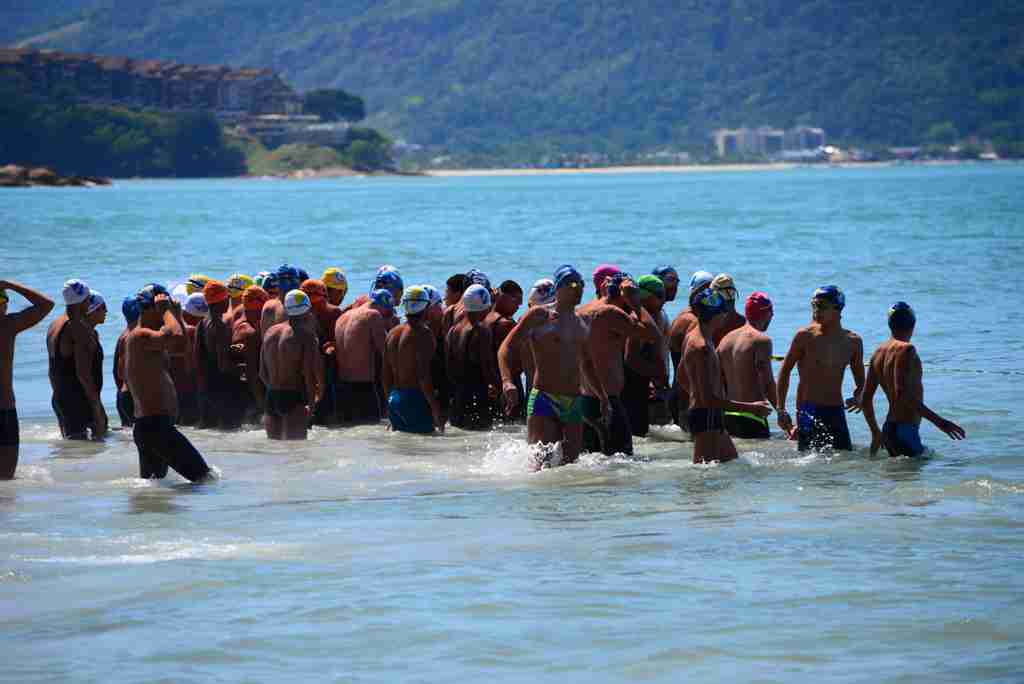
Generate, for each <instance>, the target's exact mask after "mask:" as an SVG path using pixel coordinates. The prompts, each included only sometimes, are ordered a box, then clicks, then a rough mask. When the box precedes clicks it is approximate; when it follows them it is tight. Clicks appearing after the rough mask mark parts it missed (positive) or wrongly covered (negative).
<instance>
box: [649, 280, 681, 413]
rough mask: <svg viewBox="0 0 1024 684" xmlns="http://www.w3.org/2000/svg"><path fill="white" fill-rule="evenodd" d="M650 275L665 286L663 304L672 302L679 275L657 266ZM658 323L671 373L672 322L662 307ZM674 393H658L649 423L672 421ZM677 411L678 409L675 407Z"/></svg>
mask: <svg viewBox="0 0 1024 684" xmlns="http://www.w3.org/2000/svg"><path fill="white" fill-rule="evenodd" d="M651 275H654V276H657V277H658V278H660V279H661V282H662V284H664V286H665V303H666V304H667V303H669V302H674V301H675V299H676V294H677V293H678V292H679V273H678V272H677V271H676V269H675V267H673V266H658V267H657V268H655V269H654V270H653V271H651ZM655 320H656V321H657V323H658V329H659V330H660V331H661V338H662V346H663V347H664V356H665V358H664V363H665V368H667V369H668V370H669V373H671V372H672V371H673V370H675V367H676V365H677V364H673V363H672V353H671V352H670V351H669V344H668V340H669V331H670V330H671V328H672V321H671V320H669V317H668V313H667V312H666V311H665V307H664V306H662V308H661V312H660V313H659V314H658V316H657V317H656V318H655ZM675 394H676V393H675V392H674V391H672V389H671V386H670V388H669V389H667V390H665V391H663V392H659V393H657V395H656V399H657V400H656V401H654V402H652V403H651V404H650V406H649V407H648V408H649V411H648V416H649V421H650V422H651V423H654V424H655V425H667V424H668V423H670V422H672V421H673V418H672V416H673V415H674V413H673V409H672V405H674V404H675V403H676V396H675ZM676 408H677V409H678V407H676Z"/></svg>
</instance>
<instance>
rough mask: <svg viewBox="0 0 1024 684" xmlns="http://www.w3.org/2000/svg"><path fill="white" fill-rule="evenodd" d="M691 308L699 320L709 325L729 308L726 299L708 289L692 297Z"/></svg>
mask: <svg viewBox="0 0 1024 684" xmlns="http://www.w3.org/2000/svg"><path fill="white" fill-rule="evenodd" d="M690 308H691V309H693V313H695V314H696V315H697V319H698V320H700V321H701V322H702V323H707V322H708V321H710V320H711V319H712V318H714V317H715V316H717V315H718V314H720V313H725V312H726V310H727V308H728V307H727V300H726V298H725V297H723V296H722V295H721V293H720V292H718V291H717V290H712V289H711V288H710V287H708V288H704V289H703V290H698V291H697V292H694V293H693V294H691V295H690Z"/></svg>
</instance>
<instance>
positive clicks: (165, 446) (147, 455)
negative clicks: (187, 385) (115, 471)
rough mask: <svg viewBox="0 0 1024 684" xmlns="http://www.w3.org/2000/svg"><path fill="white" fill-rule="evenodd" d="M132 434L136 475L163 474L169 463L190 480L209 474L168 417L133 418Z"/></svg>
mask: <svg viewBox="0 0 1024 684" xmlns="http://www.w3.org/2000/svg"><path fill="white" fill-rule="evenodd" d="M132 436H133V437H134V439H135V446H136V447H137V448H138V450H139V477H141V478H143V479H147V480H148V479H152V478H157V479H160V478H163V477H165V476H166V475H167V468H168V466H170V467H171V468H174V470H175V471H177V472H178V474H180V475H181V476H182V477H184V478H185V479H187V480H190V481H192V482H197V481H199V480H202V479H203V478H204V477H206V476H207V475H209V473H210V467H209V466H208V465H206V461H204V460H203V457H202V456H201V455H200V454H199V452H198V451H196V448H195V447H194V446H192V443H191V442H189V441H188V439H187V438H186V437H185V435H183V434H181V433H180V432H178V429H177V428H176V427H174V421H173V419H172V418H171V416H167V415H159V416H143V417H142V418H136V419H135V428H134V430H133V432H132Z"/></svg>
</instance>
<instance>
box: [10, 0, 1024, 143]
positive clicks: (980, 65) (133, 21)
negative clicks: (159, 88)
mask: <svg viewBox="0 0 1024 684" xmlns="http://www.w3.org/2000/svg"><path fill="white" fill-rule="evenodd" d="M340 5H341V3H338V4H335V3H327V2H323V1H315V0H292V1H291V2H287V3H282V2H279V1H278V0H273V1H271V0H174V1H173V2H172V1H169V0H166V1H154V2H146V3H140V2H137V0H106V1H104V0H93V1H91V2H90V1H80V2H77V3H67V2H57V1H56V0H42V1H40V2H37V3H34V4H33V16H32V17H31V18H26V17H25V16H24V15H25V12H24V11H23V10H22V11H21V14H20V15H19V16H17V17H15V16H13V15H12V14H11V13H12V12H14V13H17V12H19V10H10V9H0V24H6V25H7V28H5V29H4V34H3V35H4V36H5V39H6V40H7V41H8V42H9V43H10V42H15V41H19V40H20V41H27V43H28V44H32V45H35V46H39V47H54V48H61V49H67V50H77V51H90V52H100V53H111V54H122V55H131V56H148V57H160V58H167V59H175V60H180V61H186V62H198V63H229V64H232V65H256V66H269V67H272V68H275V69H277V70H279V71H281V72H282V73H283V75H284V76H285V78H286V79H287V80H289V81H290V82H292V83H293V84H295V85H296V86H298V87H301V88H307V89H311V88H318V87H330V86H335V87H341V88H344V89H345V90H348V91H350V92H357V93H360V95H363V96H364V97H365V99H366V103H367V110H368V111H370V112H373V116H372V117H371V118H370V120H369V121H368V123H370V124H371V125H375V126H378V127H383V128H384V129H386V130H388V131H389V132H390V133H392V134H394V135H397V136H401V137H404V138H406V139H407V140H409V141H410V142H414V143H421V144H427V145H436V146H438V147H443V148H447V149H450V150H455V151H463V152H482V151H483V152H486V151H492V152H493V151H501V150H507V149H512V148H517V149H522V148H529V149H531V150H534V151H543V150H552V151H555V150H598V151H599V150H602V149H604V150H605V151H614V150H621V149H644V148H650V147H655V146H662V145H674V146H677V147H681V148H690V149H700V148H702V147H703V146H704V145H706V142H707V134H708V132H709V131H710V130H712V129H714V128H716V127H719V126H732V125H743V124H747V125H760V124H769V125H775V126H789V125H793V124H798V123H807V124H812V125H819V126H822V127H824V128H825V129H826V131H827V132H828V134H829V137H830V138H831V139H838V140H842V141H846V142H857V143H886V144H912V143H916V142H920V141H923V140H925V139H926V138H927V136H928V133H929V131H935V130H937V129H936V127H937V126H938V127H941V130H943V131H948V130H949V128H948V127H952V129H953V130H954V131H955V133H956V134H957V135H958V136H966V135H970V134H977V135H981V136H983V137H986V138H992V139H997V140H1000V141H1003V142H1004V143H1007V144H1009V143H1010V142H1011V141H1018V142H1019V141H1024V3H1020V2H1012V1H1009V0H1003V1H996V2H991V1H984V0H982V1H978V0H902V1H901V2H895V3H890V2H878V1H867V0H757V1H755V0H710V1H707V0H705V1H703V2H696V1H695V0H683V1H679V0H636V1H634V2H609V1H607V0H517V1H515V2H509V1H500V0H489V1H484V0H378V1H373V0H352V1H350V2H346V3H343V5H344V6H343V7H342V6H340ZM12 22H14V23H13V24H12ZM17 22H20V24H18V23H17ZM12 26H16V27H18V28H14V29H12V28H11V27H12ZM61 27H65V28H66V30H61ZM947 124H948V127H947Z"/></svg>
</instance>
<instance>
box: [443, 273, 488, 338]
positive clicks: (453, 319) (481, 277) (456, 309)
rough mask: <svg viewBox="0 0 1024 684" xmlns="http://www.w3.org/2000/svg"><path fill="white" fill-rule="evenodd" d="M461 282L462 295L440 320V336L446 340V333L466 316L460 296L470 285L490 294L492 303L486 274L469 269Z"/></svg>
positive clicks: (450, 279)
mask: <svg viewBox="0 0 1024 684" xmlns="http://www.w3.org/2000/svg"><path fill="white" fill-rule="evenodd" d="M454 278H455V276H452V277H451V278H449V279H448V280H449V282H451V281H452V280H453V279H454ZM463 282H464V283H465V287H464V288H463V290H462V295H459V299H458V300H457V301H456V302H455V303H453V304H452V305H450V306H449V307H448V308H447V309H445V311H444V317H443V318H442V319H441V331H442V334H444V336H445V339H447V338H448V331H450V330H451V329H452V326H453V325H455V324H456V323H458V322H459V321H461V320H462V319H463V318H465V316H466V308H465V306H463V304H462V296H463V295H465V294H466V289H467V288H469V286H470V285H479V286H480V287H482V288H484V289H485V290H487V292H488V293H490V295H491V301H492V303H493V301H494V293H493V292H492V291H491V279H490V278H488V277H487V274H486V273H484V272H483V271H481V270H478V269H475V268H471V269H469V270H468V271H466V274H465V275H464V276H463Z"/></svg>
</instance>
